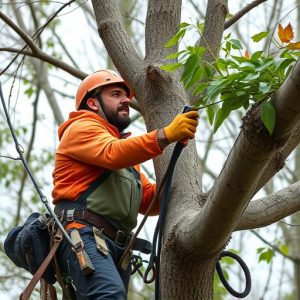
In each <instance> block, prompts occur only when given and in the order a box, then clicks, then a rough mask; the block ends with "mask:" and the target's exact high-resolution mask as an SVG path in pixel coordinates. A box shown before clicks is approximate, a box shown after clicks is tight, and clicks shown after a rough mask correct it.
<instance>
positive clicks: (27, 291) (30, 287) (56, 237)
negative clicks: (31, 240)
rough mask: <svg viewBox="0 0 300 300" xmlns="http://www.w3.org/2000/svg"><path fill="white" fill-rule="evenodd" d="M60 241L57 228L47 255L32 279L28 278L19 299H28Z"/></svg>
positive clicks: (60, 235) (60, 234) (60, 237)
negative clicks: (27, 282) (28, 280)
mask: <svg viewBox="0 0 300 300" xmlns="http://www.w3.org/2000/svg"><path fill="white" fill-rule="evenodd" d="M61 241H62V233H61V232H60V230H57V232H56V233H55V235H54V238H53V245H52V247H51V250H50V252H49V254H48V256H47V257H46V258H45V260H44V261H43V263H42V264H41V265H40V267H39V268H38V270H37V271H36V273H35V274H34V276H33V277H32V279H31V280H30V282H29V284H28V285H27V287H26V289H25V290H24V292H23V293H22V294H21V295H20V297H19V299H20V300H29V299H30V296H31V294H32V291H33V290H34V288H35V286H36V284H37V283H38V281H39V280H41V278H42V275H43V273H44V272H45V270H46V268H47V266H48V265H49V263H50V262H51V260H52V258H53V256H54V254H55V252H56V250H57V248H58V246H59V244H60V242H61Z"/></svg>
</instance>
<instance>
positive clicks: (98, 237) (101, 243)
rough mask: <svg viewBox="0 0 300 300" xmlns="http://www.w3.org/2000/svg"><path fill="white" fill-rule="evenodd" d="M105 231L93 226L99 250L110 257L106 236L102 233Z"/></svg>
mask: <svg viewBox="0 0 300 300" xmlns="http://www.w3.org/2000/svg"><path fill="white" fill-rule="evenodd" d="M102 231H103V230H100V229H98V228H97V227H95V226H93V233H94V238H95V241H96V245H97V249H98V250H99V251H100V252H101V253H102V254H103V255H104V256H108V255H109V252H108V247H107V245H106V242H105V239H104V234H103V232H102Z"/></svg>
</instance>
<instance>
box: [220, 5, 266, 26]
mask: <svg viewBox="0 0 300 300" xmlns="http://www.w3.org/2000/svg"><path fill="white" fill-rule="evenodd" d="M266 1H268V0H255V1H253V2H251V3H249V4H248V5H246V6H245V7H244V8H243V9H242V10H240V11H239V12H238V13H236V14H235V15H234V16H232V17H231V18H230V19H229V20H227V21H226V22H225V23H224V30H225V29H227V28H229V27H230V26H231V25H233V24H234V23H236V22H237V21H238V20H239V19H240V18H242V17H243V16H244V15H245V14H247V13H248V12H249V11H250V10H251V9H253V8H255V7H257V6H258V5H260V4H262V3H264V2H266Z"/></svg>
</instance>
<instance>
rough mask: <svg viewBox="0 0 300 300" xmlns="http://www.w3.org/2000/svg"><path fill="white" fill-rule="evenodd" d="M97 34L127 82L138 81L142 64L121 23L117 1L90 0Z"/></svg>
mask: <svg viewBox="0 0 300 300" xmlns="http://www.w3.org/2000/svg"><path fill="white" fill-rule="evenodd" d="M92 4H93V8H94V12H95V16H96V21H97V27H98V32H99V35H100V37H101V39H102V41H103V43H104V46H105V48H106V50H107V52H108V53H109V56H110V58H111V59H112V61H113V63H114V65H115V67H116V68H117V70H118V71H119V72H120V74H121V75H122V77H123V78H124V79H125V80H127V81H128V82H134V81H138V73H139V72H137V70H138V69H141V68H142V66H143V62H142V60H141V59H140V58H139V56H138V54H137V52H136V51H135V49H134V47H133V45H132V43H131V42H130V39H129V37H128V35H127V33H126V31H125V28H124V26H123V24H122V23H121V20H122V16H121V13H120V10H119V7H118V3H117V1H106V0H101V1H99V0H98V1H96V0H93V1H92Z"/></svg>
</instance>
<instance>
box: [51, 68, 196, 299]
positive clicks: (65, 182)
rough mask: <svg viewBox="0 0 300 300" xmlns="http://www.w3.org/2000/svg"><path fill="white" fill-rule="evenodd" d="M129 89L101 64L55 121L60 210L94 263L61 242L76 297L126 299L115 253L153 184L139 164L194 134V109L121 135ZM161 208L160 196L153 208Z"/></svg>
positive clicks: (125, 282)
mask: <svg viewBox="0 0 300 300" xmlns="http://www.w3.org/2000/svg"><path fill="white" fill-rule="evenodd" d="M132 97H133V93H132V90H131V88H130V87H129V85H128V84H127V83H126V82H125V81H124V80H123V79H122V78H121V77H120V76H119V75H118V74H116V73H115V72H113V71H110V70H100V71H97V72H95V73H93V74H91V75H89V76H87V77H86V78H85V79H84V80H83V81H82V83H81V84H80V86H79V88H78V91H77V94H76V111H75V112H71V113H70V116H69V119H68V120H67V121H66V122H65V123H63V124H62V125H61V126H60V127H59V129H58V134H59V139H60V144H59V146H58V149H57V152H56V156H55V170H54V172H53V178H54V189H53V193H52V194H53V203H54V204H55V212H56V213H57V214H58V215H59V216H61V218H62V220H63V222H64V226H65V228H66V230H67V231H68V232H69V233H70V234H71V237H72V234H73V235H74V232H78V233H79V234H80V238H81V241H82V242H83V245H84V250H85V251H86V253H87V255H88V257H89V258H90V259H91V261H92V265H93V267H94V269H95V271H94V272H93V273H92V274H89V275H88V276H85V275H84V274H82V272H81V270H80V266H79V262H78V260H77V258H76V255H75V253H74V251H72V250H71V247H70V245H69V244H68V243H67V242H66V241H64V242H63V243H62V245H61V246H60V248H59V253H58V259H59V263H60V267H61V270H62V272H63V274H65V275H67V276H68V277H69V278H70V279H71V281H72V284H73V287H74V289H75V291H76V297H77V299H110V300H111V299H114V300H115V299H126V295H127V289H128V282H129V277H130V272H129V268H127V269H126V270H125V271H124V270H120V269H119V268H118V261H119V259H120V257H121V256H122V254H123V251H124V248H125V247H126V243H128V239H129V234H130V232H131V231H132V229H133V228H134V227H135V226H136V224H137V215H138V213H139V212H140V213H145V212H146V211H147V209H148V207H149V205H150V202H151V200H152V198H153V195H154V192H155V188H156V186H155V184H151V183H150V182H149V181H148V180H147V178H146V177H145V176H144V175H143V174H142V173H140V172H139V166H138V164H140V163H142V162H144V161H146V160H149V159H152V158H154V157H156V156H158V155H160V154H161V153H162V152H163V149H164V147H166V146H167V145H169V144H170V143H172V142H177V141H181V140H183V139H192V138H194V135H195V131H196V126H197V122H198V121H197V120H198V113H197V112H196V111H191V112H188V113H185V114H181V115H178V116H176V117H175V118H174V120H173V121H172V122H171V124H170V125H168V126H166V127H165V128H163V129H158V130H154V131H152V132H149V133H146V134H144V135H141V136H137V137H131V138H126V139H125V138H123V134H122V132H123V130H124V129H125V128H126V127H127V126H128V125H129V124H130V117H129V103H130V100H131V98H132ZM124 136H125V135H124ZM158 212H159V203H158V204H157V205H156V206H155V207H154V208H153V210H152V212H151V213H152V214H153V215H155V214H158ZM97 229H98V230H97Z"/></svg>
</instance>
